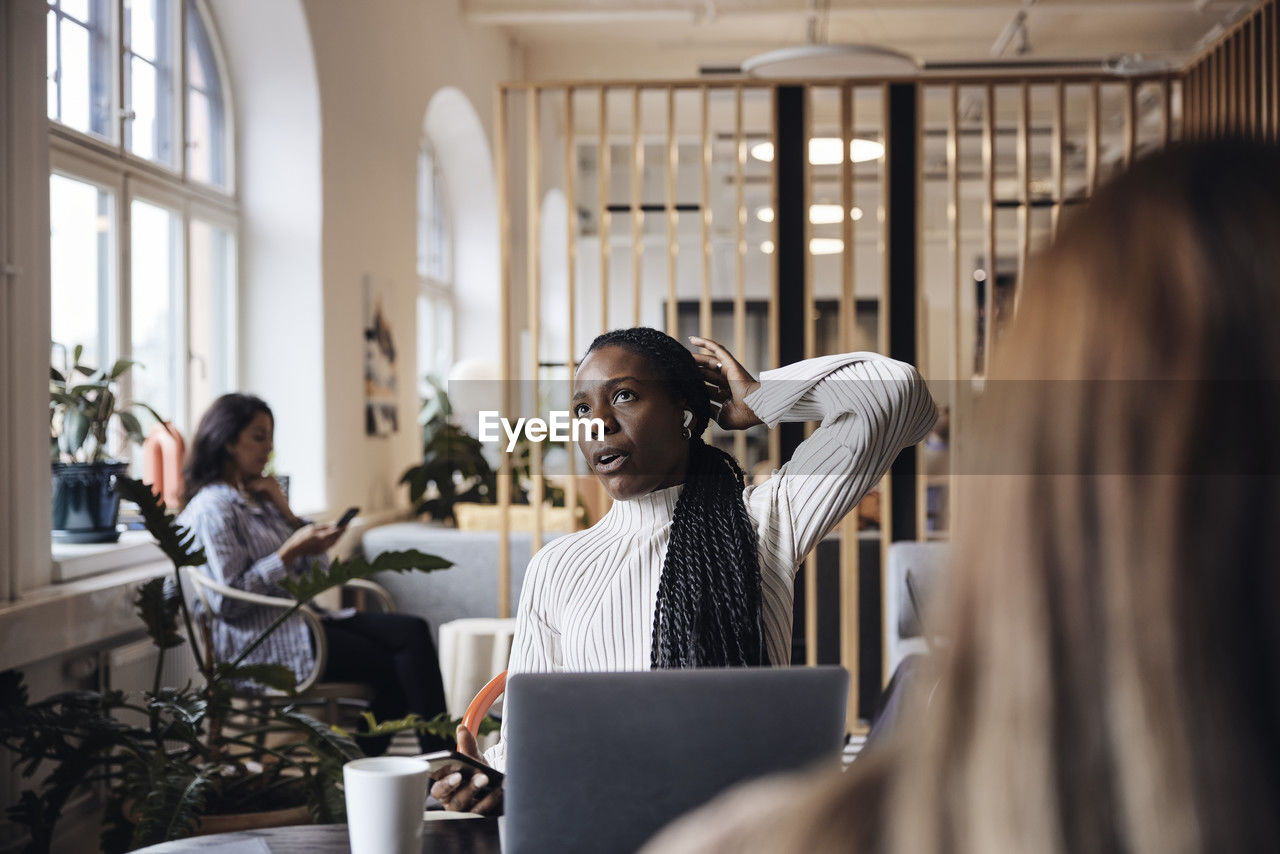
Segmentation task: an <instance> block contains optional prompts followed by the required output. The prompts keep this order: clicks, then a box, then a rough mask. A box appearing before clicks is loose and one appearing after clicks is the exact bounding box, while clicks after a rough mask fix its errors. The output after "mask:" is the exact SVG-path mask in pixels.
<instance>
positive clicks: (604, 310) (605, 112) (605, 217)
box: [596, 86, 613, 512]
mask: <svg viewBox="0 0 1280 854" xmlns="http://www.w3.org/2000/svg"><path fill="white" fill-rule="evenodd" d="M596 94H597V100H596V105H597V115H596V201H597V204H598V205H599V207H600V220H599V223H598V231H599V233H600V234H599V240H600V331H601V332H607V331H609V328H610V323H609V266H610V258H611V256H612V252H613V247H612V246H611V245H610V241H611V239H612V234H613V214H611V213H610V212H609V179H610V177H611V175H612V174H613V163H612V158H611V155H610V152H609V97H608V90H607V89H606V87H604V86H601V87H599V88H598V89H597V92H596ZM599 495H600V508H601V511H602V512H603V511H607V510H608V509H609V508H610V507H612V506H613V498H612V497H611V496H610V495H609V493H608V492H607V491H606V490H604V489H601V490H600V491H599Z"/></svg>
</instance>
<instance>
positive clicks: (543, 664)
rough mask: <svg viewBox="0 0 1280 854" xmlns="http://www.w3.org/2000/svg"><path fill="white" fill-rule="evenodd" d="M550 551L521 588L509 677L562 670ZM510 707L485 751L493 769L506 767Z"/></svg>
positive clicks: (506, 706)
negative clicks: (554, 625)
mask: <svg viewBox="0 0 1280 854" xmlns="http://www.w3.org/2000/svg"><path fill="white" fill-rule="evenodd" d="M550 555H551V552H550V550H549V549H545V548H544V549H542V550H540V551H539V552H538V553H537V554H536V555H534V556H533V560H531V561H530V562H529V568H528V569H527V570H526V571H525V576H524V582H523V584H522V585H521V588H520V604H519V606H518V607H517V608H516V629H515V635H514V636H513V638H512V641H511V658H510V660H509V661H508V662H507V676H508V678H510V677H511V676H514V675H516V674H517V673H552V672H555V671H558V670H560V669H561V665H562V663H563V662H562V660H561V656H560V633H559V632H558V631H557V630H555V629H554V628H552V622H551V621H550V619H549V615H553V614H554V613H555V610H554V608H553V607H552V606H553V605H554V603H555V601H557V600H556V597H555V596H554V595H553V593H552V588H553V580H554V578H553V576H554V573H553V570H554V563H553V561H552V558H551V557H550ZM509 710H510V704H509V703H505V702H504V706H503V714H502V732H501V734H500V736H499V739H498V743H497V744H495V745H494V746H493V747H491V748H489V749H488V750H486V751H485V754H484V759H485V762H487V763H488V764H489V765H490V767H492V768H496V769H497V770H499V771H505V770H506V765H507V716H508V712H509Z"/></svg>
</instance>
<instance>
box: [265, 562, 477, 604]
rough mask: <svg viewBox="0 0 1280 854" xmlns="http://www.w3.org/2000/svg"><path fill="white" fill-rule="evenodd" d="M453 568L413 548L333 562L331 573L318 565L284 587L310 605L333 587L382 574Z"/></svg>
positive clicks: (298, 599) (287, 581)
mask: <svg viewBox="0 0 1280 854" xmlns="http://www.w3.org/2000/svg"><path fill="white" fill-rule="evenodd" d="M451 566H453V561H449V560H445V559H444V558H442V557H438V556H436V555H429V554H424V553H423V552H420V551H416V550H413V549H410V550H408V551H402V552H383V553H382V554H380V555H378V556H377V557H376V558H374V559H373V560H372V561H367V560H365V559H364V558H363V557H360V556H359V555H356V556H353V557H351V558H350V559H348V560H335V561H333V562H332V563H330V564H329V568H328V570H327V571H326V570H325V568H324V567H323V566H322V565H321V564H319V563H316V564H314V565H313V566H312V568H311V571H310V572H309V573H307V574H305V575H302V576H300V577H298V578H289V579H285V580H284V581H283V582H281V584H280V586H281V587H283V588H284V589H285V592H287V593H288V594H289V595H290V596H292V597H293V598H294V599H295V600H297V601H299V602H307V601H310V600H311V599H314V598H315V597H316V596H318V595H320V594H321V593H323V592H324V591H326V590H328V589H329V588H331V587H338V586H340V585H342V584H346V583H347V582H348V581H351V580H353V579H356V578H368V577H369V576H370V575H373V574H375V573H378V572H409V571H411V570H419V571H422V572H432V571H434V570H437V569H448V568H449V567H451Z"/></svg>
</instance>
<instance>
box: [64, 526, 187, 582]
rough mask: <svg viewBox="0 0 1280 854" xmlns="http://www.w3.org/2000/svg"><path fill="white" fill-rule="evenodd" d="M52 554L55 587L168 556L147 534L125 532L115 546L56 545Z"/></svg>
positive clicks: (95, 544) (108, 544)
mask: <svg viewBox="0 0 1280 854" xmlns="http://www.w3.org/2000/svg"><path fill="white" fill-rule="evenodd" d="M52 552H53V577H52V581H53V583H54V584H61V583H64V582H67V581H74V580H76V579H78V578H87V577H89V576H92V575H101V574H103V573H106V572H112V571H114V570H117V569H127V568H129V567H133V566H138V565H140V564H144V563H154V562H155V561H158V560H163V559H164V552H162V551H161V550H160V547H159V546H157V545H156V543H155V540H154V539H153V538H152V536H151V534H150V533H148V532H146V531H125V532H124V533H122V534H121V535H120V541H119V542H115V543H91V544H86V545H71V544H67V543H54V544H53V548H52Z"/></svg>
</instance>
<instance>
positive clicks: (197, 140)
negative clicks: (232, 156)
mask: <svg viewBox="0 0 1280 854" xmlns="http://www.w3.org/2000/svg"><path fill="white" fill-rule="evenodd" d="M211 107H212V105H211V104H210V103H209V97H208V96H207V95H205V94H204V93H203V92H201V91H200V90H199V89H188V90H187V175H188V176H189V177H190V178H192V179H193V180H196V181H204V182H205V183H206V184H212V183H214V176H213V172H214V164H213V156H212V155H213V152H212V151H211V145H210V142H211V140H212V133H211V128H210V126H211V124H212V119H213V117H212V115H211Z"/></svg>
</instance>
